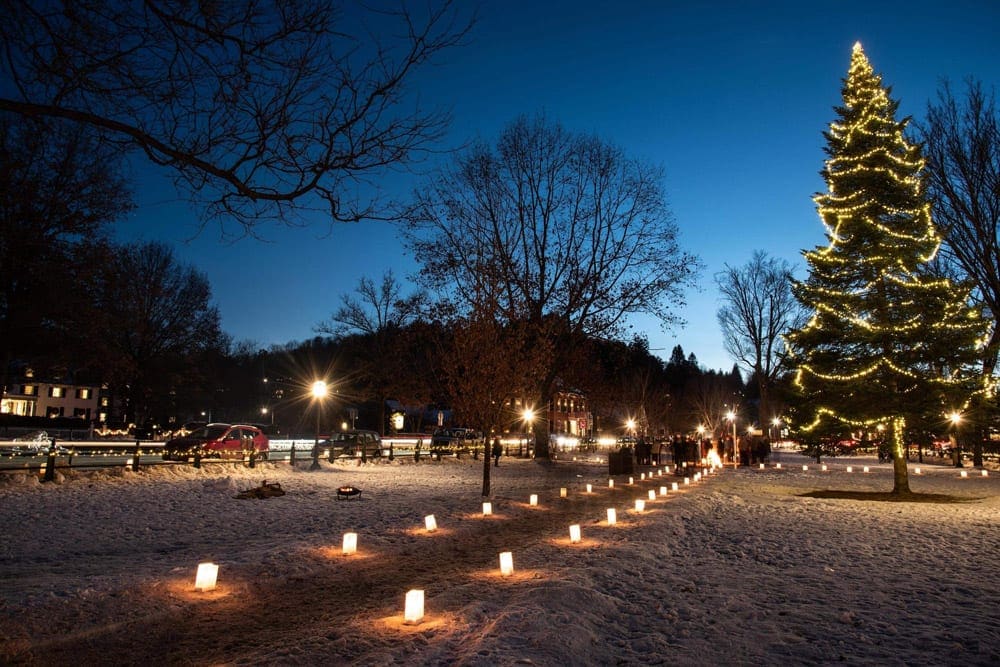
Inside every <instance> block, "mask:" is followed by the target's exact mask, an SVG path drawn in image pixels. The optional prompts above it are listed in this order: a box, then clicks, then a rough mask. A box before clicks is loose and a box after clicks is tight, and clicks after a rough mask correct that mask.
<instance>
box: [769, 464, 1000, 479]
mask: <svg viewBox="0 0 1000 667" xmlns="http://www.w3.org/2000/svg"><path fill="white" fill-rule="evenodd" d="M764 467H765V466H764V464H763V463H761V464H760V469H761V470H763V469H764ZM774 467H775V468H777V469H778V470H781V464H780V463H776V464H775V466H774ZM819 469H820V470H821V471H822V472H826V471H827V470H829V467H828V466H827V465H826V464H825V463H824V464H822V465H821V466H820V467H819ZM845 470H846V471H847V472H854V466H846V468H845ZM808 471H809V466H808V465H803V466H802V472H808ZM861 471H862V472H866V473H869V472H871V468H869V467H868V466H862V468H861ZM913 474H915V475H922V474H923V470H921V469H920V467H919V466H917V467H915V468H914V469H913ZM980 475H981V476H982V477H989V476H990V471H989V470H985V469H984V470H980ZM958 476H959V477H968V476H969V471H968V470H962V471H960V472H959V473H958Z"/></svg>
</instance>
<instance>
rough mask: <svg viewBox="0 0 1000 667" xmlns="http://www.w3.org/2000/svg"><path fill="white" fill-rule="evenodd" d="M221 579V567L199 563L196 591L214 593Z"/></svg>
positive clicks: (195, 581)
mask: <svg viewBox="0 0 1000 667" xmlns="http://www.w3.org/2000/svg"><path fill="white" fill-rule="evenodd" d="M218 577H219V566H218V565H216V564H215V563H198V572H197V573H196V574H195V575H194V589H195V590H196V591H214V590H215V582H216V580H217V579H218Z"/></svg>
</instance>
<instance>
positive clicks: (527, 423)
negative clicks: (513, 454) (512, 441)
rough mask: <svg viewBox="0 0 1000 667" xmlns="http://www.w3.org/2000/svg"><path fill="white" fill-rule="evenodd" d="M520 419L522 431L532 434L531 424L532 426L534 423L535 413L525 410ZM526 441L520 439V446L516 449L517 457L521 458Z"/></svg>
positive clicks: (531, 410) (530, 409) (529, 409)
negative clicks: (522, 426) (522, 422)
mask: <svg viewBox="0 0 1000 667" xmlns="http://www.w3.org/2000/svg"><path fill="white" fill-rule="evenodd" d="M521 419H523V420H524V430H525V432H526V433H527V434H530V433H531V432H532V427H533V424H534V421H535V411H534V410H533V409H532V408H525V409H524V412H522V413H521ZM526 439H527V438H521V446H520V447H518V451H517V455H518V456H523V455H524V451H523V447H524V444H525V440H526Z"/></svg>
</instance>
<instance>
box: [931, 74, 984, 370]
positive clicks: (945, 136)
mask: <svg viewBox="0 0 1000 667" xmlns="http://www.w3.org/2000/svg"><path fill="white" fill-rule="evenodd" d="M919 130H920V132H921V135H922V136H921V139H922V140H923V142H924V156H925V158H926V159H927V171H926V174H927V185H928V192H929V193H930V195H931V197H932V199H933V202H934V212H933V215H934V220H935V221H936V222H937V223H938V225H940V226H941V227H942V228H943V230H944V234H945V243H944V247H943V249H944V251H945V252H946V253H947V254H948V255H949V256H950V257H951V258H952V259H953V260H954V261H955V263H957V264H958V265H959V267H960V268H961V271H962V273H964V274H965V275H967V276H968V277H969V278H971V279H972V280H973V282H974V283H975V286H976V290H977V294H978V296H979V297H980V298H981V299H982V300H983V303H984V304H985V305H986V307H987V308H989V310H990V313H991V315H992V318H993V321H994V326H993V329H992V332H991V336H990V341H989V344H988V345H987V347H986V349H985V354H984V359H983V366H984V371H985V372H986V373H987V374H990V373H992V372H993V370H994V368H995V367H996V363H997V354H998V352H1000V326H997V323H1000V115H998V113H997V109H996V106H995V103H994V98H993V95H992V94H990V95H987V94H986V93H985V92H984V91H983V88H982V85H981V84H979V83H978V82H972V81H970V82H969V83H968V91H967V96H966V99H965V101H964V103H963V102H960V101H957V100H956V99H955V97H954V95H953V94H952V91H951V87H950V86H949V85H948V83H947V82H945V83H944V85H943V87H942V89H941V91H940V92H939V94H938V102H937V104H929V105H928V107H927V119H926V121H925V122H924V123H922V124H921V125H919Z"/></svg>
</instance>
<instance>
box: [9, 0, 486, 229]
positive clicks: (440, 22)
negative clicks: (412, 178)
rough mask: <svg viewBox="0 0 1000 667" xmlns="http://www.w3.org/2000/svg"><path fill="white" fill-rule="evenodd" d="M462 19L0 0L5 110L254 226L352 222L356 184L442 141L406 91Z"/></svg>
mask: <svg viewBox="0 0 1000 667" xmlns="http://www.w3.org/2000/svg"><path fill="white" fill-rule="evenodd" d="M469 27H470V21H467V20H462V19H461V18H460V17H459V12H458V11H457V10H456V9H455V8H454V7H453V6H452V2H451V0H442V2H441V3H439V4H436V5H435V3H428V4H427V5H424V6H423V7H421V8H420V10H418V9H417V8H416V3H414V4H413V5H411V4H410V3H406V2H400V3H399V5H398V7H397V8H396V9H391V8H386V7H385V6H379V7H369V6H367V5H365V4H363V3H331V2H327V1H326V0H302V1H300V2H281V1H279V0H248V1H246V2H183V3H157V2H125V1H123V0H113V1H111V2H104V1H93V0H81V1H79V2H73V3H70V4H66V3H62V2H57V1H55V0H43V1H42V2H34V1H28V0H4V1H3V2H0V35H2V38H3V43H4V49H3V50H2V52H0V58H2V60H0V62H2V67H3V70H4V73H5V75H6V76H5V78H7V79H9V81H10V85H8V86H5V87H4V92H3V96H2V97H0V110H3V111H8V112H11V113H16V114H21V115H24V116H28V117H33V118H54V119H63V120H67V121H72V122H74V123H79V124H81V125H86V126H89V127H90V128H92V129H94V130H96V131H97V132H99V133H100V134H101V135H102V136H103V137H104V138H105V139H106V141H107V142H108V144H109V145H110V144H114V145H118V146H122V147H126V148H133V149H137V150H138V151H140V152H141V153H142V154H144V155H145V156H146V157H147V158H148V159H149V160H150V161H151V162H152V163H153V164H155V165H158V166H161V167H166V168H167V169H169V170H170V171H171V173H172V174H173V177H174V180H175V182H176V183H177V185H178V186H179V187H180V188H182V189H183V190H186V191H187V193H188V194H189V196H190V197H192V198H194V199H196V200H198V201H201V202H203V203H205V204H206V211H207V213H208V214H210V215H216V216H217V217H218V219H219V221H220V224H222V221H228V220H232V221H236V222H238V223H239V224H241V225H242V226H243V229H244V231H245V232H252V230H253V229H254V228H255V226H256V225H257V224H258V223H259V221H260V220H261V219H262V218H264V217H276V218H281V219H285V218H286V217H287V215H288V213H289V212H290V211H291V210H292V209H293V208H295V207H299V206H303V207H307V208H315V207H316V206H317V205H319V206H322V207H323V208H325V209H326V211H327V212H328V214H329V215H330V216H331V218H332V219H333V220H349V221H353V220H358V219H361V218H363V217H366V216H368V215H370V214H372V212H373V205H372V203H371V202H370V201H366V200H362V199H359V195H357V192H358V191H359V189H360V188H359V186H362V185H365V184H370V183H371V182H372V179H374V177H375V176H377V175H378V174H379V173H380V172H381V170H382V169H383V168H384V167H386V166H390V165H401V164H406V163H407V162H410V161H411V160H412V159H414V157H415V156H417V155H418V154H419V153H420V152H421V151H423V150H425V149H426V148H428V145H429V144H430V143H431V142H433V141H435V140H437V139H438V138H439V137H440V135H441V133H442V131H443V129H444V127H445V124H446V122H447V120H448V117H447V114H445V113H442V112H439V111H426V110H424V109H422V108H421V107H420V106H419V104H417V103H416V101H415V100H411V101H408V100H407V97H406V89H407V87H408V85H409V84H410V82H411V80H412V79H413V77H414V74H415V72H416V71H417V70H418V69H419V68H421V67H424V66H427V65H428V64H430V63H431V62H432V61H433V60H434V58H435V57H436V56H438V55H439V54H440V53H441V52H442V51H445V50H447V49H449V48H451V47H453V46H455V45H457V44H459V43H460V42H461V41H462V38H463V37H464V35H465V34H466V32H467V31H468V29H469ZM411 102H412V103H411Z"/></svg>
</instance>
